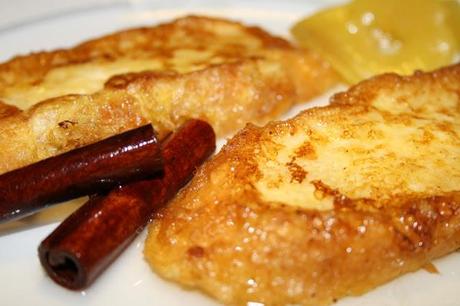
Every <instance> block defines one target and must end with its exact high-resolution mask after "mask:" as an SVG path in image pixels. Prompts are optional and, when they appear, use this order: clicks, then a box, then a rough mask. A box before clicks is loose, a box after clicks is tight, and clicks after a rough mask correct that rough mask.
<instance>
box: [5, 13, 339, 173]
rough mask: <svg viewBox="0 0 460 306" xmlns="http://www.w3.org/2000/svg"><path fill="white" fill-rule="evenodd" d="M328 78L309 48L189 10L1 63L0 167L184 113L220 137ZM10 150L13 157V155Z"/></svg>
mask: <svg viewBox="0 0 460 306" xmlns="http://www.w3.org/2000/svg"><path fill="white" fill-rule="evenodd" d="M336 82H337V78H336V75H335V73H334V72H333V70H332V69H331V68H330V66H329V65H328V64H327V63H326V62H324V61H323V60H322V59H320V58H319V57H318V56H317V55H315V54H313V53H311V52H309V51H307V50H300V49H297V48H295V47H293V46H292V45H291V44H290V43H289V42H287V41H286V40H284V39H281V38H278V37H274V36H272V35H270V34H268V33H267V32H265V31H263V30H262V29H260V28H257V27H247V26H244V25H242V24H239V23H236V22H232V21H228V20H223V19H217V18H209V17H199V16H188V17H184V18H180V19H177V20H175V21H172V22H170V23H166V24H162V25H158V26H154V27H150V28H137V29H132V30H126V31H121V32H118V33H115V34H112V35H108V36H105V37H102V38H99V39H95V40H91V41H88V42H85V43H83V44H81V45H78V46H76V47H74V48H71V49H66V50H57V51H52V52H41V53H36V54H31V55H27V56H19V57H16V58H14V59H12V60H10V61H9V62H6V63H3V64H1V65H0V100H3V101H4V102H6V103H8V104H11V105H14V106H17V107H19V108H21V109H23V110H24V112H22V113H21V114H17V115H16V116H15V117H14V118H9V120H2V121H0V172H5V171H7V170H11V169H13V168H16V167H20V166H23V165H25V164H29V163H32V162H34V161H37V160H39V159H43V158H46V157H49V156H52V155H54V154H58V153H61V152H64V151H67V150H70V149H72V148H75V147H78V146H82V145H85V144H88V143H91V142H94V141H97V140H100V139H102V138H105V137H108V136H111V135H113V134H115V133H119V132H121V131H124V130H127V129H130V128H134V127H136V126H139V125H141V124H144V123H146V122H152V123H153V124H154V126H155V128H156V130H157V131H158V132H159V133H160V134H161V135H163V134H165V133H167V132H168V131H169V130H172V129H174V128H175V127H177V126H178V125H180V124H181V123H183V122H184V121H185V120H187V119H188V118H192V117H193V118H201V119H204V120H207V121H208V122H210V123H211V124H212V125H213V127H214V129H215V130H216V132H217V134H218V135H220V136H222V135H226V134H227V133H229V132H231V131H235V130H237V129H238V128H241V127H243V126H244V125H245V124H246V123H247V122H259V123H261V122H266V121H268V120H270V119H273V118H275V117H276V116H278V115H280V114H281V113H283V112H284V111H286V110H287V109H288V108H289V107H291V106H292V105H293V104H295V103H297V102H304V101H306V100H308V99H309V98H311V97H313V96H315V95H317V94H319V93H321V92H323V91H324V90H325V89H327V88H328V87H330V86H331V85H333V84H335V83H336ZM18 152H19V154H18Z"/></svg>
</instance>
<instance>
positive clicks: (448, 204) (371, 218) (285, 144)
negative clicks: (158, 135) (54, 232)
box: [144, 64, 460, 305]
mask: <svg viewBox="0 0 460 306" xmlns="http://www.w3.org/2000/svg"><path fill="white" fill-rule="evenodd" d="M459 92H460V64H457V65H455V66H451V67H448V68H444V69H441V70H438V71H435V72H432V73H421V72H417V73H415V74H414V75H412V76H407V77H401V76H398V75H395V74H386V75H381V76H377V77H375V78H373V79H370V80H368V81H364V82H362V83H360V84H358V85H356V86H354V87H353V88H351V89H350V90H348V91H347V92H344V93H340V94H337V95H335V96H334V97H333V98H332V104H331V105H329V106H326V107H320V108H313V109H309V110H306V111H304V112H302V113H300V114H299V115H297V116H296V117H294V118H292V119H289V120H287V121H278V122H271V123H269V124H267V125H266V126H264V127H256V126H254V125H248V126H247V127H246V128H245V129H243V130H242V131H241V132H239V133H238V134H237V135H236V136H235V137H234V138H233V139H231V140H230V141H229V142H228V143H227V145H226V146H224V148H223V149H222V150H221V152H220V153H219V154H217V155H216V156H215V157H214V158H212V159H211V160H210V161H209V162H207V163H206V164H205V165H204V166H203V167H202V168H201V169H199V170H198V172H197V174H196V176H195V177H194V179H193V180H192V181H191V183H190V184H189V185H188V186H187V187H186V188H185V189H183V190H182V191H181V192H180V193H179V194H178V196H177V197H176V198H175V199H174V200H173V201H172V202H171V203H170V204H169V205H168V206H167V207H166V208H164V209H163V210H161V211H160V212H159V213H158V214H157V216H156V218H155V219H154V221H153V223H152V225H151V226H150V228H149V234H148V237H147V240H146V244H145V250H144V253H145V258H146V260H147V261H148V262H149V264H150V265H151V267H152V269H153V270H154V271H155V272H156V273H158V274H159V275H161V276H162V277H164V278H166V279H169V280H173V281H176V282H178V283H180V284H181V285H183V286H185V287H188V288H197V289H200V290H203V291H204V292H206V293H207V294H209V295H211V296H213V297H214V298H216V299H218V300H219V301H221V302H223V303H224V304H229V305H246V303H247V302H249V301H252V302H259V303H263V304H264V305H287V304H296V305H297V304H301V305H327V304H331V303H333V302H334V301H336V299H338V298H341V297H343V296H347V295H359V294H362V293H364V292H366V291H368V290H371V289H372V288H374V287H375V286H377V285H380V284H382V283H384V282H387V281H389V280H391V279H393V278H395V277H397V276H399V275H401V274H403V273H407V272H409V271H414V270H416V269H419V268H420V267H422V266H423V265H425V264H427V263H429V262H430V261H431V260H432V259H434V258H437V257H439V256H442V255H445V254H447V253H449V252H452V251H454V250H455V249H457V248H458V247H459V246H460V159H459V157H460V95H459V94H458V93H459Z"/></svg>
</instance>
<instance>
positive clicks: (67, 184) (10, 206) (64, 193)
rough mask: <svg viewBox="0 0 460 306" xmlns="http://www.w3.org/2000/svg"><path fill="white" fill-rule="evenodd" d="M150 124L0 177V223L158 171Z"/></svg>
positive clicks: (157, 148) (157, 153) (158, 159)
mask: <svg viewBox="0 0 460 306" xmlns="http://www.w3.org/2000/svg"><path fill="white" fill-rule="evenodd" d="M160 153H161V152H160V145H159V143H158V141H157V138H156V135H155V132H154V130H153V128H152V126H151V125H146V126H143V127H140V128H137V129H134V130H131V131H127V132H125V133H122V134H119V135H116V136H113V137H110V138H107V139H105V140H102V141H100V142H97V143H94V144H91V145H89V146H86V147H82V148H79V149H75V150H72V151H69V152H66V153H64V154H61V155H58V156H55V157H51V158H48V159H45V160H42V161H40V162H38V163H35V164H32V165H29V166H26V167H24V168H21V169H17V170H13V171H11V172H8V173H5V174H3V175H0V222H2V221H7V220H12V219H16V218H19V217H21V216H26V215H28V214H31V213H33V212H35V211H37V210H39V209H42V208H44V207H46V206H48V205H50V204H52V203H57V202H61V201H64V200H68V199H71V198H75V197H79V196H82V195H87V194H93V193H95V192H104V191H108V190H110V189H112V188H114V187H115V186H117V185H120V184H124V183H127V182H131V181H133V180H140V179H144V178H148V177H150V178H151V177H153V175H154V174H155V173H156V172H158V171H159V170H161V168H162V165H163V163H162V158H161V154H160Z"/></svg>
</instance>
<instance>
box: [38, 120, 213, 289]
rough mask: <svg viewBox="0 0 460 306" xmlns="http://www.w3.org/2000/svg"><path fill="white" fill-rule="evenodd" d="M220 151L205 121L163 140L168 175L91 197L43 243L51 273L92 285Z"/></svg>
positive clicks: (72, 284)
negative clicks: (156, 212)
mask: <svg viewBox="0 0 460 306" xmlns="http://www.w3.org/2000/svg"><path fill="white" fill-rule="evenodd" d="M214 150H215V134H214V131H213V129H212V127H211V126H210V125H209V124H207V123H206V122H204V121H200V120H191V121H188V122H186V123H185V124H184V125H183V126H182V127H181V128H179V130H178V131H177V132H175V133H174V134H173V135H171V136H170V137H169V138H168V139H167V140H165V141H164V142H163V143H162V154H163V158H164V175H163V176H161V177H158V178H156V179H153V180H145V181H140V182H136V183H131V184H128V185H125V186H123V187H120V188H117V189H115V190H112V191H111V192H110V193H109V194H107V195H106V196H101V197H97V198H92V199H90V200H89V201H88V202H87V203H86V204H85V205H83V206H82V207H80V209H78V210H77V211H76V212H75V213H73V214H72V215H71V216H70V217H69V218H67V219H66V220H65V221H64V222H63V223H62V224H61V225H60V226H59V227H58V228H57V229H56V230H55V231H54V232H53V233H52V234H51V235H49V236H48V237H47V238H46V239H45V240H44V241H43V242H42V243H41V245H40V247H39V249H38V253H39V257H40V261H41V263H42V265H43V267H44V268H45V270H46V272H47V273H48V274H49V276H50V277H51V278H52V279H53V280H54V281H55V282H56V283H58V284H60V285H62V286H64V287H66V288H69V289H83V288H85V287H87V286H88V285H89V284H91V283H92V282H93V281H94V280H95V279H96V277H97V276H98V275H99V274H100V273H101V272H102V271H103V270H104V269H105V268H106V267H107V266H108V265H109V264H110V263H111V262H112V261H113V260H114V259H115V258H116V257H117V256H118V255H119V254H120V253H121V252H122V250H123V249H124V248H125V247H126V246H127V245H128V244H129V243H130V242H131V241H132V240H133V239H134V238H135V237H136V235H137V234H138V233H139V232H140V231H141V230H142V229H143V228H144V227H145V225H146V224H147V223H148V221H149V220H150V218H151V216H152V214H153V213H154V211H155V210H156V209H157V208H159V207H161V206H162V205H164V204H165V203H167V202H168V201H169V200H170V199H171V198H172V197H173V196H174V195H175V194H176V193H177V191H178V190H179V189H180V188H181V187H183V186H184V185H185V184H186V183H187V182H188V181H189V179H190V178H191V176H192V175H193V173H194V171H195V169H196V168H197V167H198V166H199V165H200V164H201V163H203V162H204V161H205V160H206V159H207V158H208V157H209V155H211V154H212V152H213V151H214Z"/></svg>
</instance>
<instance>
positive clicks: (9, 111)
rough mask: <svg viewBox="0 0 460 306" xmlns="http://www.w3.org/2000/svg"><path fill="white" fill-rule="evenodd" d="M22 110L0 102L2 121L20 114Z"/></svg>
mask: <svg viewBox="0 0 460 306" xmlns="http://www.w3.org/2000/svg"><path fill="white" fill-rule="evenodd" d="M20 112H21V110H20V109H19V108H17V107H16V106H13V105H9V104H6V103H4V102H2V101H0V119H1V118H4V117H8V116H11V115H16V114H19V113H20Z"/></svg>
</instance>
